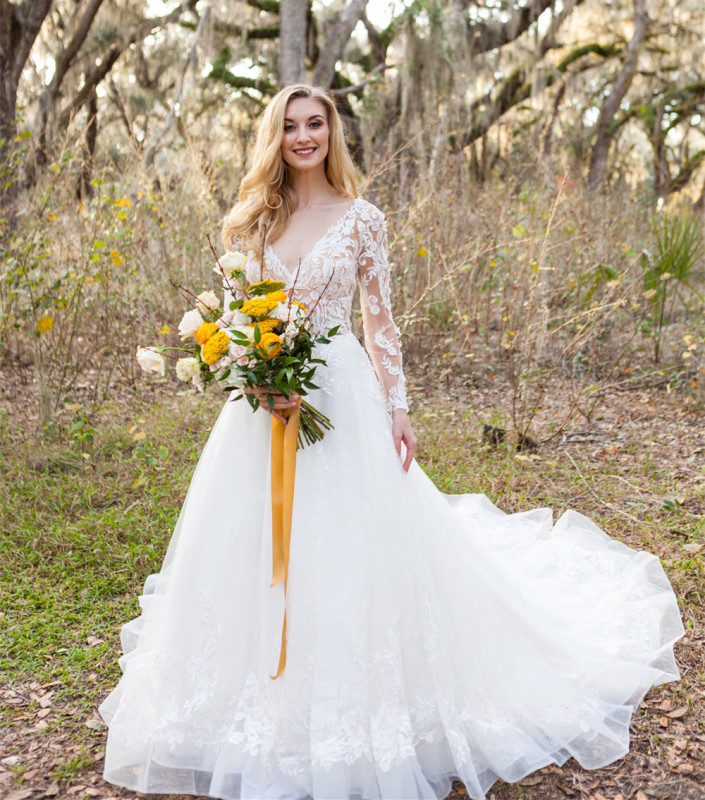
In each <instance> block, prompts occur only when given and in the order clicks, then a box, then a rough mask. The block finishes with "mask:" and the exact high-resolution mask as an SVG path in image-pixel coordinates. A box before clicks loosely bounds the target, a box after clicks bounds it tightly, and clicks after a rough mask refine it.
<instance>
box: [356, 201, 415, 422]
mask: <svg viewBox="0 0 705 800" xmlns="http://www.w3.org/2000/svg"><path fill="white" fill-rule="evenodd" d="M359 236H360V250H359V255H358V281H359V283H360V297H361V300H362V322H363V326H364V330H365V347H366V348H367V352H368V354H369V356H370V359H371V361H372V364H373V366H374V368H375V372H376V373H377V377H378V378H379V381H380V383H381V384H382V387H383V388H384V392H385V394H386V396H387V410H388V411H390V412H391V411H394V410H395V409H397V408H403V409H408V408H409V406H408V405H407V402H406V381H405V379H404V371H403V368H402V356H401V346H400V344H399V331H398V329H397V327H396V325H395V324H394V320H393V319H392V303H391V289H390V280H389V264H388V262H387V231H386V227H385V221H384V215H383V214H382V212H381V211H379V210H378V209H376V208H374V207H373V213H372V214H371V215H370V216H368V217H367V218H365V219H363V220H362V221H361V225H360V230H359Z"/></svg>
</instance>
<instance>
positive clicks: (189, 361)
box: [176, 357, 201, 381]
mask: <svg viewBox="0 0 705 800" xmlns="http://www.w3.org/2000/svg"><path fill="white" fill-rule="evenodd" d="M200 372H201V368H200V367H199V365H198V361H197V359H195V358H190V357H189V358H180V359H179V360H178V361H177V362H176V377H177V378H178V379H179V380H180V381H192V380H193V379H194V376H196V375H198V374H200Z"/></svg>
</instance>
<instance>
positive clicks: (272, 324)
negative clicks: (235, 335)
mask: <svg viewBox="0 0 705 800" xmlns="http://www.w3.org/2000/svg"><path fill="white" fill-rule="evenodd" d="M255 325H257V327H258V328H259V332H260V333H272V331H273V330H274V329H275V328H276V327H277V325H281V322H280V321H279V320H278V319H270V318H269V317H267V319H261V320H259V322H250V324H249V325H248V326H247V327H248V328H254V327H255Z"/></svg>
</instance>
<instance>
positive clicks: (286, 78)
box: [279, 0, 308, 86]
mask: <svg viewBox="0 0 705 800" xmlns="http://www.w3.org/2000/svg"><path fill="white" fill-rule="evenodd" d="M307 29H308V0H281V10H280V13H279V31H280V33H279V44H280V47H281V49H280V56H279V83H280V85H281V86H286V85H287V84H291V83H304V82H305V81H306V45H307V44H308V42H307V35H306V34H307Z"/></svg>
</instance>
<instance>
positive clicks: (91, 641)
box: [86, 636, 103, 647]
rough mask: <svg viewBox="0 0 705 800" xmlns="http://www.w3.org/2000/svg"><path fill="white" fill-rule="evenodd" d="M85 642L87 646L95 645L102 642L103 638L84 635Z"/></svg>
mask: <svg viewBox="0 0 705 800" xmlns="http://www.w3.org/2000/svg"><path fill="white" fill-rule="evenodd" d="M86 644H87V645H88V646H89V647H95V646H96V645H97V644H103V640H102V639H98V637H97V636H86Z"/></svg>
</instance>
